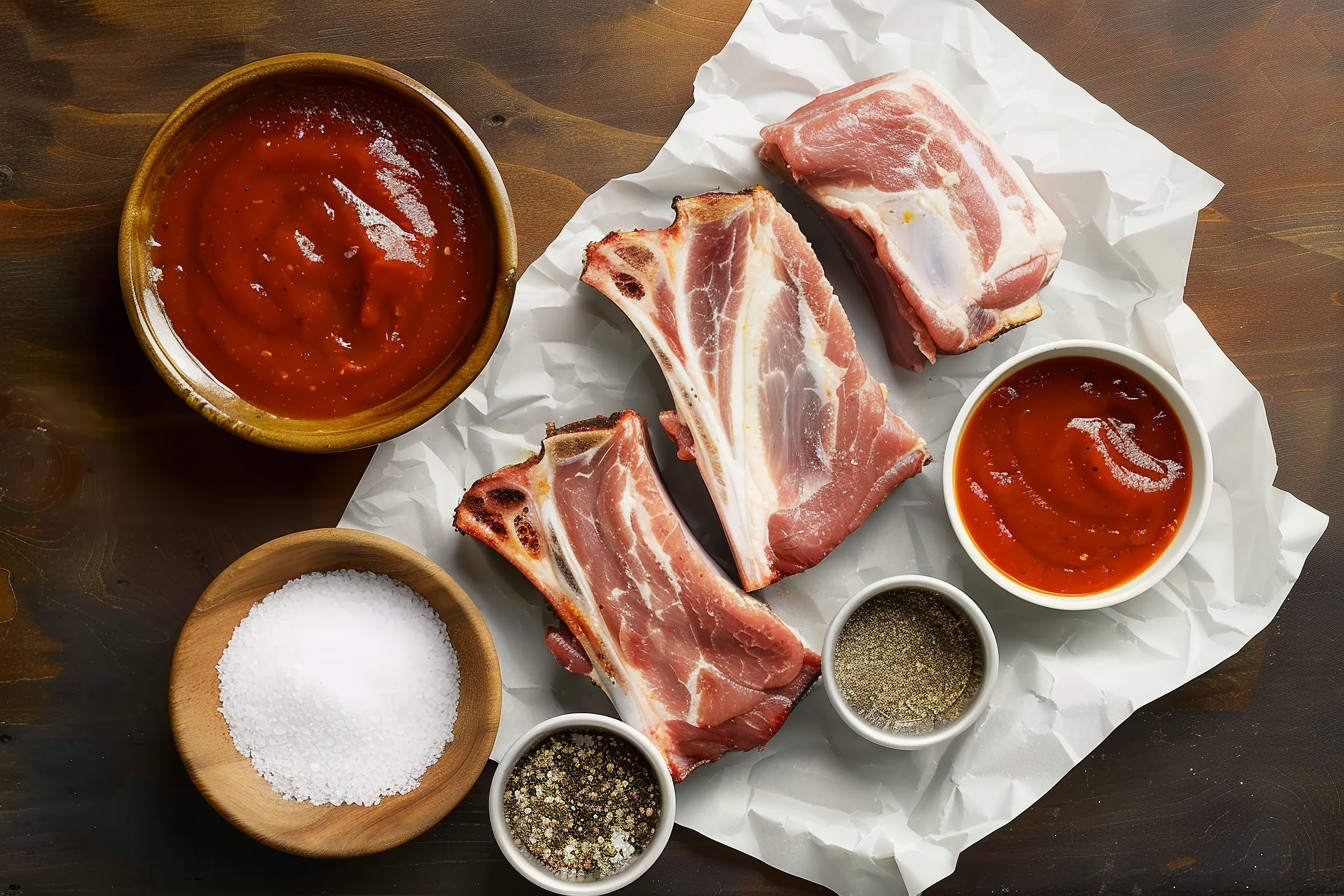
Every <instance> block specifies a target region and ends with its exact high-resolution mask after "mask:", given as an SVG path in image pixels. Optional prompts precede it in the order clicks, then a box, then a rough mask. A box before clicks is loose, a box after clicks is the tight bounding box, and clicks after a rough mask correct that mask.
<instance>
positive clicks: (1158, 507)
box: [952, 356, 1191, 596]
mask: <svg viewBox="0 0 1344 896" xmlns="http://www.w3.org/2000/svg"><path fill="white" fill-rule="evenodd" d="M953 464H954V469H953V471H952V478H953V486H954V489H955V498H956V507H957V510H958V512H959V514H960V517H961V520H962V523H963V524H964V526H965V529H966V531H967V532H968V533H969V535H970V537H971V539H972V540H973V541H974V542H975V545H976V547H978V548H979V550H980V551H981V553H982V554H983V555H984V556H985V557H986V559H988V560H989V561H990V562H991V563H992V564H993V565H994V567H995V568H996V569H998V570H999V571H1000V572H1001V573H1002V574H1003V575H1005V576H1007V577H1008V578H1010V579H1012V580H1014V581H1015V582H1018V583H1020V584H1022V585H1024V586H1026V587H1028V588H1030V589H1033V590H1036V591H1040V592H1044V593H1046V594H1053V595H1061V596H1075V595H1091V594H1096V593H1098V592H1101V591H1104V590H1107V589H1110V588H1114V587H1116V586H1119V585H1123V584H1124V583H1126V582H1129V581H1131V580H1133V579H1135V578H1136V577H1137V576H1139V575H1141V574H1142V573H1143V572H1144V571H1145V570H1147V569H1148V568H1149V567H1150V566H1151V565H1152V564H1153V563H1154V562H1155V561H1156V560H1157V559H1158V557H1159V556H1161V555H1162V553H1163V551H1164V550H1165V549H1166V548H1167V546H1168V545H1169V544H1170V543H1171V542H1172V540H1173V538H1174V537H1175V535H1176V533H1177V530H1178V529H1179V528H1180V526H1181V522H1182V520H1183V518H1184V517H1185V514H1186V511H1187V508H1188V507H1189V506H1190V496H1191V476H1190V469H1191V449H1190V443H1189V440H1188V438H1187V436H1186V433H1185V430H1184V429H1183V427H1182V425H1181V422H1180V420H1179V419H1178V417H1177V414H1176V413H1175V412H1174V411H1173V409H1172V407H1171V405H1170V404H1169V403H1168V402H1167V400H1166V399H1165V398H1164V397H1163V395H1162V394H1161V392H1159V391H1158V390H1157V389H1156V388H1155V387H1154V386H1153V385H1152V384H1151V383H1149V382H1148V381H1147V380H1145V379H1144V378H1143V377H1142V376H1140V375H1138V374H1137V373H1135V372H1134V371H1131V370H1129V369H1127V368H1125V367H1123V366H1121V365H1120V364H1117V363H1115V362H1113V361H1110V360H1106V359H1104V358H1098V357H1086V356H1066V357H1054V358H1046V359H1044V360H1040V361H1037V362H1035V363H1033V364H1031V365H1029V366H1027V367H1024V368H1022V369H1020V370H1018V371H1016V372H1015V373H1013V374H1011V375H1010V376H1008V377H1007V378H1006V379H1004V380H1003V382H1001V383H999V384H998V385H997V386H996V387H995V388H993V389H992V390H991V391H989V392H988V393H987V394H986V395H985V396H984V397H983V398H982V399H981V400H980V402H979V404H977V405H976V406H975V408H974V410H973V411H972V412H971V414H970V416H969V418H968V419H967V422H966V426H965V428H964V430H963V431H962V433H961V435H960V438H959V439H958V441H957V444H956V449H955V456H954V459H953Z"/></svg>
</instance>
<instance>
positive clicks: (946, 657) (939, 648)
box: [834, 588, 985, 734]
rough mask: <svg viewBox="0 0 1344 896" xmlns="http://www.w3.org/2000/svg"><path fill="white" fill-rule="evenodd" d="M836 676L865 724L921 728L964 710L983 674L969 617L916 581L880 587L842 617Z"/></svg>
mask: <svg viewBox="0 0 1344 896" xmlns="http://www.w3.org/2000/svg"><path fill="white" fill-rule="evenodd" d="M834 673H835V682H836V684H837V685H839V687H840V693H841V694H842V695H843V696H844V698H845V702H846V703H848V704H849V707H850V708H851V709H853V710H854V712H855V713H857V714H858V715H859V716H860V717H862V718H863V719H864V720H866V721H868V722H869V723H871V724H873V725H875V726H877V727H878V728H881V729H883V730H885V731H890V732H893V733H897V734H927V733H928V732H930V731H934V730H936V729H938V728H941V727H942V726H943V725H945V724H947V723H948V722H951V721H952V720H953V719H955V718H956V717H957V716H959V715H961V714H962V713H963V712H965V711H966V708H967V707H968V706H970V704H971V701H972V700H974V699H975V695H976V693H977V692H979V690H980V684H981V682H982V681H983V680H984V675H985V655H984V647H983V646H982V645H981V643H980V639H979V637H978V636H977V635H976V632H975V628H974V626H973V625H972V624H971V621H970V620H969V619H968V618H966V615H965V614H964V613H962V612H961V610H960V609H958V608H957V607H954V606H953V605H951V604H949V603H948V602H947V601H945V600H943V598H942V597H941V596H939V595H938V594H936V593H934V592H932V591H925V590H923V589H920V588H900V589H897V590H894V591H885V592H883V593H881V594H878V595H875V596H874V597H872V598H871V599H869V600H867V601H865V602H864V603H863V604H862V605H861V606H860V607H859V608H858V609H856V610H855V611H854V612H853V614H851V615H850V617H849V619H847V620H845V624H844V626H843V627H842V628H841V629H840V634H839V636H838V637H837V638H836V644H835V661H834Z"/></svg>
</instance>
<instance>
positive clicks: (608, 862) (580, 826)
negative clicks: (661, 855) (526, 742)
mask: <svg viewBox="0 0 1344 896" xmlns="http://www.w3.org/2000/svg"><path fill="white" fill-rule="evenodd" d="M661 813H662V798H661V795H660V793H659V790H658V779H657V778H656V777H654V774H653V770H652V769H650V768H649V764H648V761H647V760H646V759H645V758H644V755H643V754H642V753H640V752H639V751H638V750H637V749H636V748H635V747H634V746H633V745H632V744H630V743H629V742H628V741H626V740H625V739H624V738H622V737H619V736H617V735H614V734H610V733H608V732H605V731H599V730H596V729H576V730H570V731H561V732H558V733H556V734H552V735H550V736H549V737H547V738H545V739H543V740H542V741H541V742H540V743H538V744H537V745H536V746H534V747H532V748H531V749H530V750H528V751H527V752H526V753H524V754H523V755H522V757H520V758H519V760H518V762H517V764H515V765H514V767H513V771H512V772H510V774H509V779H508V783H507V784H505V787H504V818H505V820H506V821H507V822H508V826H509V832H510V833H511V834H512V835H513V843H514V845H515V846H517V847H518V848H519V849H521V850H523V851H524V852H527V853H530V854H531V855H532V856H533V857H535V858H536V859H537V861H538V862H540V863H541V864H542V865H543V866H544V867H546V868H547V869H548V870H550V871H551V872H553V873H554V874H555V875H556V876H557V877H562V878H568V879H574V880H596V879H599V878H603V877H609V876H610V875H612V874H615V873H616V872H618V871H620V870H621V869H622V868H624V867H625V866H626V865H628V864H630V862H631V861H632V860H633V859H634V857H635V856H637V855H639V854H640V853H641V852H642V851H643V850H644V848H645V847H647V846H648V845H649V843H650V841H652V840H653V833H654V828H655V827H657V825H658V818H659V816H660V815H661Z"/></svg>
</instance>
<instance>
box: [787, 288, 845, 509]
mask: <svg viewBox="0 0 1344 896" xmlns="http://www.w3.org/2000/svg"><path fill="white" fill-rule="evenodd" d="M834 301H835V299H834V298H832V299H831V302H834ZM798 319H799V321H800V322H801V328H802V331H803V361H804V363H805V364H806V365H807V370H808V373H809V374H810V377H809V378H810V379H811V381H812V386H811V388H812V389H813V390H815V391H816V392H817V393H818V394H817V398H818V399H819V400H820V401H821V403H822V405H823V406H825V407H829V408H830V409H831V419H830V424H831V425H829V426H826V427H823V428H822V430H821V432H819V433H818V434H817V435H818V438H819V439H824V440H825V441H824V443H822V444H821V445H819V446H818V448H817V450H816V452H815V453H816V456H817V459H818V461H819V465H818V466H816V467H811V466H809V468H808V469H807V470H806V471H805V472H806V473H807V476H806V478H805V479H804V481H803V484H802V491H801V494H800V496H799V499H800V503H801V502H803V501H806V500H807V499H808V498H810V497H812V495H813V494H815V493H816V491H817V490H818V489H820V488H822V487H823V486H825V485H826V483H828V482H830V481H831V480H832V479H833V478H835V476H834V472H833V467H832V460H833V459H834V457H835V432H836V426H835V423H836V417H837V416H838V410H837V409H836V404H837V402H838V400H839V399H838V396H839V390H840V383H841V381H842V380H843V379H844V378H845V373H846V372H847V370H848V369H847V368H845V367H841V366H840V365H839V364H836V363H834V362H833V361H831V359H830V358H828V357H826V346H827V343H828V342H829V341H830V333H828V332H827V330H826V326H825V323H824V322H823V321H819V320H817V318H816V316H815V315H814V314H813V313H812V306H811V305H810V304H808V301H807V296H805V295H803V294H802V293H799V295H798ZM795 431H796V430H795Z"/></svg>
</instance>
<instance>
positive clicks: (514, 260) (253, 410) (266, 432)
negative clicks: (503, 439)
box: [118, 53, 518, 452]
mask: <svg viewBox="0 0 1344 896" xmlns="http://www.w3.org/2000/svg"><path fill="white" fill-rule="evenodd" d="M315 80H316V81H321V82H336V83H341V82H345V83H351V82H353V83H355V84H357V85H361V86H364V87H368V88H373V89H375V90H376V91H378V92H380V93H382V94H385V95H386V96H387V98H388V102H390V103H405V104H408V105H410V106H412V107H415V108H416V109H418V110H420V111H422V112H423V113H424V114H425V115H427V116H428V117H429V119H430V120H431V121H432V122H433V124H434V125H436V126H438V127H441V128H442V131H443V133H444V135H445V136H446V137H447V138H448V139H449V140H450V141H451V142H452V143H454V144H456V146H457V147H458V148H459V149H461V151H462V154H463V156H464V157H465V159H466V160H467V163H468V165H469V166H470V167H471V170H472V172H473V174H474V175H475V177H476V180H477V186H478V187H479V191H480V195H481V197H482V199H483V201H484V204H485V208H486V213H487V215H488V216H489V219H490V220H491V221H492V222H493V225H494V229H495V237H496V240H495V241H496V244H497V247H498V248H497V252H496V256H497V259H496V261H497V263H496V265H495V269H494V284H493V289H492V291H491V295H490V306H489V309H488V311H487V314H486V319H485V324H484V328H483V329H482V331H481V332H480V334H479V335H478V336H477V337H476V342H475V346H474V348H472V349H471V351H470V352H469V353H467V354H466V355H465V357H462V356H461V353H459V356H458V357H457V358H453V359H448V360H445V361H443V362H442V363H440V364H439V366H438V367H437V368H436V369H434V370H433V371H431V372H430V373H429V374H428V375H427V376H426V377H425V378H424V379H423V380H422V381H420V382H419V383H416V384H415V385H413V386H411V387H409V388H408V389H406V390H405V391H404V392H402V393H401V394H399V395H397V396H395V397H393V398H391V399H389V400H387V401H385V402H383V403H382V404H380V405H377V406H375V407H372V408H369V409H367V410H363V411H359V412H357V413H352V414H350V415H348V416H344V417H337V418H334V419H321V420H313V419H296V418H291V417H284V416H278V415H276V414H273V413H270V412H268V411H266V410H263V409H262V408H259V407H257V406H256V405H254V404H252V403H251V402H249V401H246V400H244V399H243V398H241V397H239V396H238V395H237V394H235V393H234V391H233V390H231V389H230V388H228V387H227V386H225V385H224V384H222V383H221V382H220V381H219V380H218V379H216V378H215V377H214V376H213V375H212V374H211V373H210V371H209V370H208V369H206V367H205V366H204V365H203V364H202V363H201V362H200V361H198V360H197V359H196V357H195V356H194V355H192V354H191V352H190V351H188V350H187V348H186V346H185V345H183V343H182V340H181V339H180V338H179V337H178V334H177V332H176V331H175V330H174V329H173V325H172V323H171V321H169V319H168V316H167V314H166V312H165V311H164V307H163V303H162V302H161V301H160V299H159V297H158V295H157V293H156V289H155V285H154V284H155V281H154V276H153V272H152V270H151V268H152V259H151V256H150V242H149V241H150V237H151V235H152V232H153V228H154V225H155V223H156V220H157V217H158V205H159V200H160V197H161V196H162V194H163V191H164V188H165V186H166V185H167V183H168V180H169V177H170V176H171V175H172V173H173V171H174V170H175V169H176V167H177V165H178V164H179V163H180V162H181V161H182V159H183V157H184V156H185V155H186V154H187V152H188V151H189V150H190V149H191V147H192V146H193V144H194V143H195V142H196V141H197V140H199V139H200V138H201V136H202V135H203V134H204V133H205V132H206V131H207V130H208V129H209V128H210V127H211V126H212V125H213V124H215V123H216V122H218V121H219V120H220V119H221V118H223V117H224V116H225V115H227V114H228V113H229V112H231V111H233V110H234V109H236V108H237V107H238V106H240V105H242V104H243V103H245V102H247V101H248V100H249V99H252V98H254V97H256V96H258V95H259V94H262V93H264V92H267V91H274V90H277V89H280V88H283V87H284V86H285V85H287V84H292V83H295V82H305V83H311V82H313V81H315ZM118 250H119V251H118V265H119V268H120V274H121V291H122V296H123V298H124V299H125V302H126V311H127V313H128V314H129V315H130V319H131V326H132V328H133V329H134V330H135V334H136V337H137V338H138V339H139V340H140V344H141V346H142V347H143V348H144V350H145V354H146V355H148V356H149V360H150V361H151V362H152V363H153V365H154V367H155V368H156V369H157V370H158V372H159V374H160V375H161V376H162V377H163V378H164V380H165V381H167V383H168V385H169V386H171V387H172V389H173V391H175V392H176V393H177V394H178V395H180V396H181V397H182V398H183V400H185V401H186V402H187V404H188V405H190V406H191V407H192V408H194V409H195V410H197V411H199V412H200V413H201V414H203V415H204V416H205V417H206V418H207V419H208V420H210V421H212V422H214V423H216V424H218V425H219V426H221V427H223V428H224V429H227V430H229V431H230V432H233V433H235V434H237V435H240V436H242V437H243V438H245V439H249V440H251V441H253V442H258V443H260V444H263V445H270V446H272V447H275V448H284V449H288V450H291V451H309V452H331V451H346V450H350V449H354V448H362V447H366V446H368V445H374V444H377V443H378V442H381V441H384V440H386V439H389V438H392V437H394V436H397V435H400V434H401V433H404V432H406V431H408V430H410V429H412V428H414V427H416V426H418V425H420V424H421V423H423V422H425V421H426V420H428V419H429V418H430V417H432V416H433V415H434V414H436V413H438V412H439V411H440V410H442V409H443V408H444V407H445V406H446V405H447V404H448V403H449V402H450V401H452V400H453V399H454V398H456V397H457V396H458V395H459V394H461V393H462V391H463V390H464V389H466V387H467V386H468V385H469V384H470V383H471V381H472V380H474V379H475V378H476V375H477V374H479V373H480V372H481V369H482V368H483V367H484V366H485V363H486V361H487V360H488V359H489V357H490V355H491V353H492V352H493V351H494V350H495V346H496V345H497V344H498V342H499V338H500V335H501V334H502V333H503V331H504V324H505V322H506V321H507V320H508V316H509V309H510V308H511V307H512V304H513V290H514V283H515V279H516V276H517V267H518V241H517V236H516V234H515V232H514V224H513V212H512V209H511V208H510V206H509V199H508V196H507V194H506V193H505V191H504V183H503V181H502V180H501V179H500V176H499V171H498V169H497V168H496V167H495V164H494V161H493V160H492V159H491V158H490V154H489V153H488V152H487V151H486V148H485V145H484V144H483V143H482V142H481V140H480V138H479V137H477V136H476V134H475V133H474V132H473V131H472V130H471V128H470V127H469V126H468V125H467V123H466V122H465V121H464V120H463V119H462V117H461V116H459V115H458V114H457V113H456V112H455V111H453V109H452V108H451V107H450V106H449V105H448V104H447V103H445V102H444V101H443V100H442V99H440V98H439V97H438V96H436V95H435V94H434V93H433V92H432V91H430V90H429V89H428V88H426V87H424V86H423V85H421V84H419V83H417V82H416V81H414V80H412V79H410V78H408V77H406V76H405V75H403V74H401V73H400V72H397V71H394V70H393V69H390V68H388V67H386V66H384V65H379V64H378V63H376V62H372V61H370V60H367V59H359V58H356V57H353V56H340V55H336V54H331V53H296V54H293V55H288V56H276V57H272V58H270V59H263V60H260V61H258V62H253V63H251V64H249V65H245V66H243V67H241V68H237V69H234V70H233V71H231V72H229V73H227V74H225V75H222V76H221V77H219V78H216V79H215V80H214V81H211V82H210V83H209V84H207V85H206V86H205V87H203V88H201V89H200V90H199V91H197V92H196V93H195V94H193V95H192V96H191V97H190V98H188V99H187V101H186V102H184V103H183V104H182V105H181V106H179V107H178V108H177V109H176V111H174V112H173V113H172V115H170V116H168V120H167V121H165V122H164V124H163V127H162V128H160V129H159V132H158V133H157V134H156V135H155V136H154V139H153V140H152V141H151V142H150V145H149V149H148V150H146V151H145V155H144V158H143V159H141V161H140V167H139V169H137V171H136V173H135V179H134V180H133V181H132V182H131V189H130V193H129V194H128V195H127V197H126V207H125V211H124V212H123V214H122V218H121V233H120V239H119V245H118Z"/></svg>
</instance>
